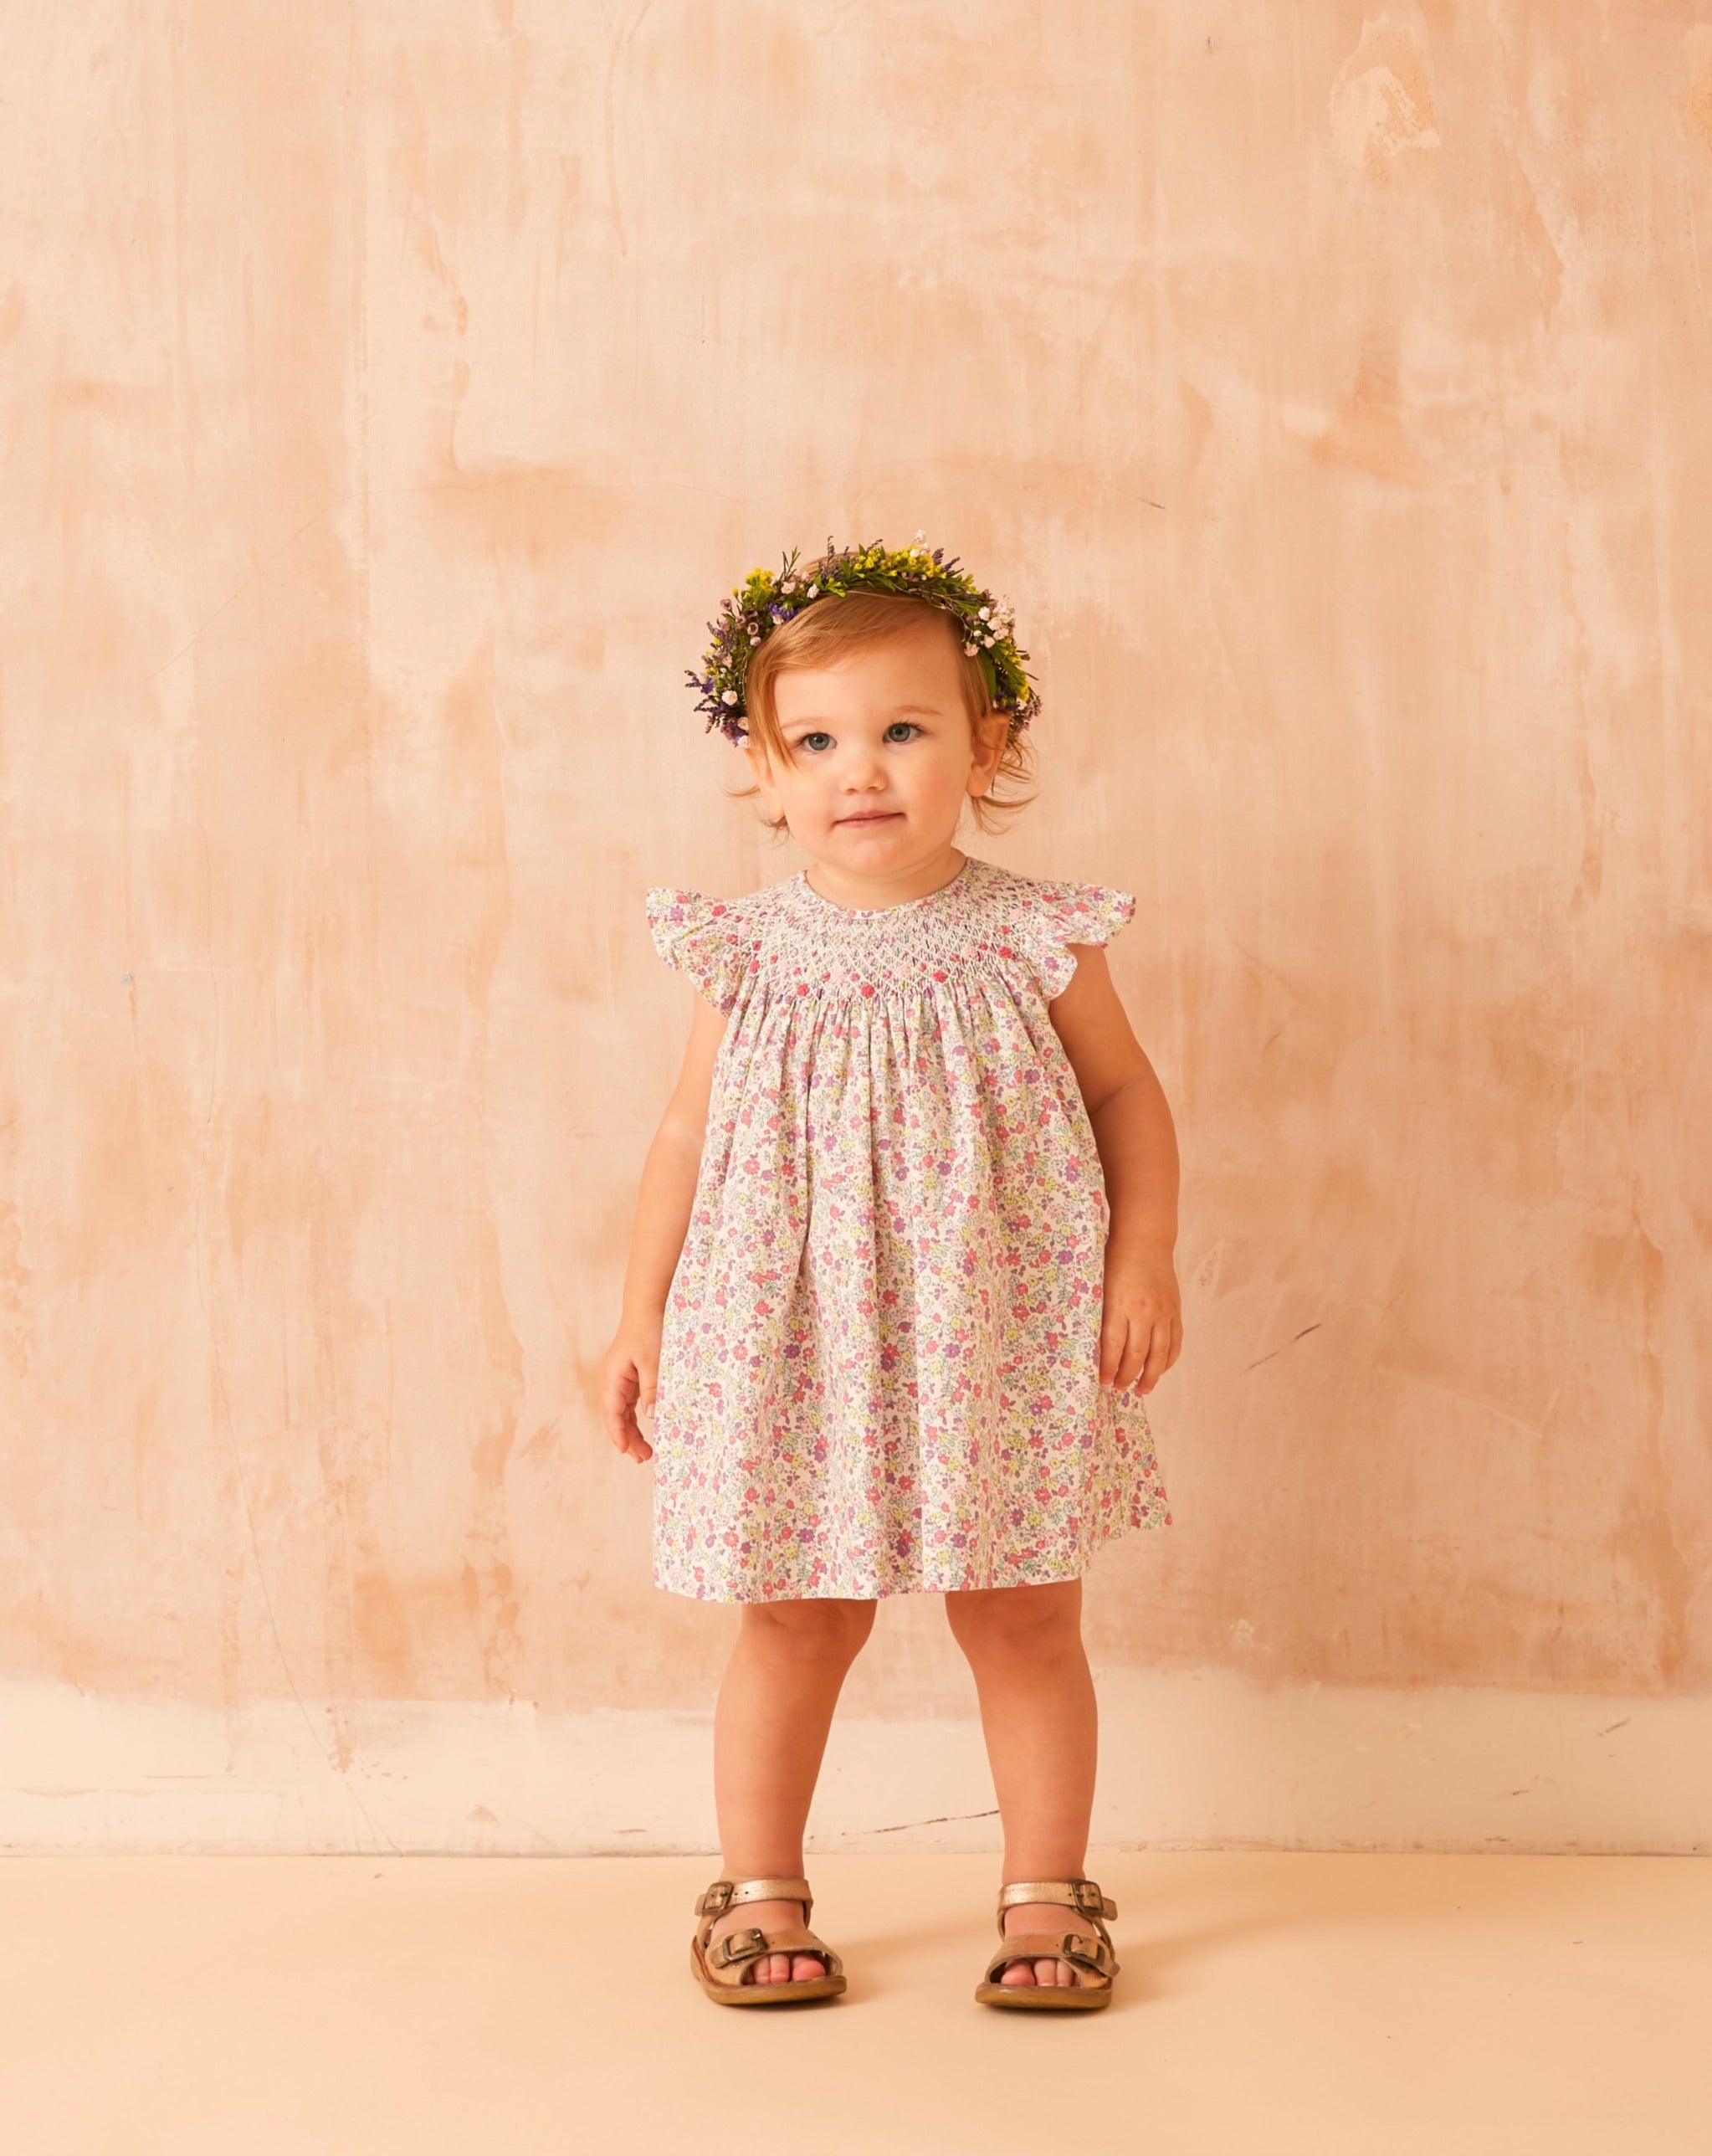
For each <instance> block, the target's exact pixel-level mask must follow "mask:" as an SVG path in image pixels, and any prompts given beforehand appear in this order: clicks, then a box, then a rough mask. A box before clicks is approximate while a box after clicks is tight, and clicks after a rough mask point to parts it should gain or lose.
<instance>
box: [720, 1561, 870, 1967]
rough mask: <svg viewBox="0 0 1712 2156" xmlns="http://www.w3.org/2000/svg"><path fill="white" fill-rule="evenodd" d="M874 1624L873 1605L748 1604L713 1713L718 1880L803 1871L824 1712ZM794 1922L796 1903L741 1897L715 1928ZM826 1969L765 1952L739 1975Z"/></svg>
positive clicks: (810, 1959) (808, 1959) (798, 1917)
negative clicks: (804, 1835)
mask: <svg viewBox="0 0 1712 2156" xmlns="http://www.w3.org/2000/svg"><path fill="white" fill-rule="evenodd" d="M873 1626H874V1604H873V1603H872V1602H853V1601H842V1600H837V1599H825V1600H811V1601H800V1602H751V1603H746V1604H745V1605H744V1609H743V1629H742V1630H741V1632H739V1634H738V1635H737V1644H736V1646H735V1647H734V1648H733V1649H732V1650H731V1659H730V1662H729V1663H728V1664H727V1665H726V1667H725V1679H724V1681H723V1682H722V1683H721V1685H720V1699H719V1707H718V1709H717V1711H716V1712H715V1716H714V1801H715V1804H716V1806H717V1807H718V1810H719V1820H720V1851H721V1852H722V1855H723V1859H724V1875H723V1876H725V1878H727V1879H766V1878H774V1877H778V1878H789V1879H795V1878H800V1877H801V1876H802V1830H803V1828H804V1826H805V1825H807V1819H808V1807H809V1804H810V1801H811V1800H812V1798H813V1795H814V1784H815V1782H816V1779H818V1775H819V1774H820V1763H821V1758H822V1755H823V1753H824V1752H825V1750H826V1740H827V1732H828V1729H829V1728H830V1727H831V1726H832V1719H833V1708H834V1707H836V1706H837V1705H838V1693H839V1691H840V1690H841V1689H842V1687H843V1682H844V1677H845V1675H846V1673H847V1672H848V1669H849V1667H850V1665H851V1663H852V1662H853V1661H855V1659H856V1657H857V1655H859V1653H860V1652H861V1650H862V1646H863V1643H864V1641H865V1640H866V1639H867V1637H868V1635H869V1632H870V1631H871V1630H872V1629H873ZM801 1922H802V1903H801V1902H742V1903H741V1904H740V1905H739V1906H738V1907H736V1908H734V1909H728V1910H727V1911H726V1912H725V1915H724V1916H722V1917H720V1918H718V1919H717V1920H716V1922H715V1924H714V1928H713V1934H712V1935H713V1937H714V1938H722V1937H723V1936H724V1935H725V1933H727V1932H731V1931H743V1930H746V1929H747V1928H749V1927H750V1926H751V1925H754V1926H756V1927H758V1928H760V1929H761V1930H762V1931H769V1930H772V1929H774V1928H790V1927H792V1926H795V1925H798V1924H801ZM824 1974H826V1970H825V1967H824V1965H823V1963H822V1962H821V1960H820V1958H819V1957H818V1955H815V1954H797V1955H796V1956H795V1957H794V1958H793V1957H792V1956H791V1955H790V1954H782V1953H776V1954H763V1955H762V1956H761V1958H760V1959H759V1960H757V1961H755V1962H753V1963H751V1965H750V1972H749V1974H748V1975H747V1976H746V1978H745V1979H744V1980H745V1982H746V1983H750V1982H752V1983H756V1984H767V1983H774V1984H784V1983H787V1982H788V1981H790V1980H791V1979H793V1978H797V1979H802V1978H809V1977H816V1976H823V1975H824Z"/></svg>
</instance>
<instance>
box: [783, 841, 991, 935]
mask: <svg viewBox="0 0 1712 2156" xmlns="http://www.w3.org/2000/svg"><path fill="white" fill-rule="evenodd" d="M977 865H978V864H977V860H976V855H973V854H965V855H964V856H963V865H962V866H961V868H960V869H959V870H957V873H956V875H954V876H952V877H951V879H950V880H949V881H948V882H946V883H942V884H941V885H940V886H939V887H938V889H937V890H935V891H923V892H922V894H921V896H920V898H900V900H899V901H898V902H897V904H896V905H895V906H840V905H839V903H838V901H837V899H835V898H828V896H827V895H826V893H825V892H824V891H817V890H816V889H815V887H814V885H812V883H810V881H809V880H808V871H807V869H798V870H797V876H796V882H797V888H798V889H799V890H800V891H803V892H804V893H805V894H806V895H807V896H808V897H809V898H812V900H813V901H814V903H815V904H816V905H817V906H824V907H825V908H826V910H827V911H828V912H829V913H849V914H854V915H855V916H856V917H857V918H858V919H859V920H868V921H872V920H874V919H876V918H877V917H878V916H880V915H881V914H886V913H909V912H911V911H914V909H915V907H916V906H930V905H931V904H932V902H933V901H934V900H935V899H936V898H944V897H945V896H946V895H947V894H948V893H949V892H951V891H956V889H957V888H958V887H959V886H960V885H961V884H962V882H963V880H964V879H965V878H966V876H967V875H968V874H969V871H970V870H971V869H972V868H975V867H976V866H977Z"/></svg>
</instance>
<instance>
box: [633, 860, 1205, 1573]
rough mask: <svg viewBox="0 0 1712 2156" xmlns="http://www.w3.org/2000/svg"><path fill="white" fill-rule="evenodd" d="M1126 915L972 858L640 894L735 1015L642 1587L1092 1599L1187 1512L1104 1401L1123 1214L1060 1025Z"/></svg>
mask: <svg viewBox="0 0 1712 2156" xmlns="http://www.w3.org/2000/svg"><path fill="white" fill-rule="evenodd" d="M647 908H648V925H649V928H650V931H651V933H652V935H653V938H654V947H655V948H656V950H657V951H658V952H659V954H660V956H661V957H663V958H664V959H665V960H666V962H668V963H669V964H670V965H672V966H674V967H676V968H679V970H680V971H681V972H683V973H686V974H687V975H688V976H689V978H690V979H691V980H692V981H693V982H694V983H695V985H696V987H697V988H699V989H700V992H701V993H702V994H704V995H705V997H707V998H708V999H709V1000H710V1002H711V1003H713V1004H715V1005H716V1006H717V1008H718V1009H720V1010H722V1011H724V1012H725V1014H726V1024H725V1034H724V1036H723V1038H722V1039H721V1040H720V1047H719V1052H718V1055H717V1058H716V1060H715V1067H714V1077H713V1095H712V1100H711V1103H710V1108H709V1112H708V1120H707V1134H706V1138H705V1143H704V1145H703V1149H702V1154H701V1163H700V1170H699V1173H698V1176H697V1180H696V1187H695V1200H694V1204H693V1207H692V1210H691V1215H690V1220H689V1229H688V1231H687V1233H686V1235H685V1238H684V1247H683V1251H682V1254H681V1255H680V1256H679V1260H678V1264H677V1267H676V1270H674V1274H673V1276H672V1282H671V1286H670V1290H669V1294H668V1296H667V1301H666V1307H665V1312H664V1327H663V1331H662V1336H661V1342H660V1363H659V1380H658V1385H657V1389H656V1396H655V1402H654V1448H655V1450H654V1469H655V1475H654V1584H655V1585H656V1586H658V1587H661V1588H664V1589H668V1590H669V1592H671V1593H673V1594H686V1595H692V1596H694V1597H695V1598H696V1599H699V1600H701V1601H711V1602H777V1601H784V1600H788V1599H797V1598H798V1597H802V1596H825V1595H846V1596H853V1597H860V1598H863V1599H866V1598H869V1597H870V1596H877V1595H883V1594H919V1593H922V1592H925V1591H934V1592H942V1591H944V1590H945V1589H953V1588H981V1587H1014V1586H1022V1585H1028V1584H1038V1583H1041V1582H1043V1581H1048V1580H1061V1579H1071V1578H1077V1577H1079V1575H1080V1574H1081V1573H1083V1572H1084V1570H1085V1569H1086V1568H1087V1566H1088V1563H1089V1558H1091V1556H1092V1555H1093V1553H1094V1551H1095V1550H1096V1549H1097V1548H1099V1546H1100V1545H1101V1544H1102V1543H1105V1541H1107V1540H1108V1539H1109V1538H1110V1537H1112V1536H1114V1535H1119V1534H1122V1533H1123V1532H1125V1530H1126V1529H1129V1528H1131V1527H1162V1526H1168V1525H1169V1524H1170V1522H1171V1513H1170V1512H1169V1510H1168V1509H1167V1507H1166V1492H1165V1489H1164V1486H1163V1484H1162V1483H1161V1479H1160V1473H1159V1468H1158V1465H1157V1462H1156V1459H1155V1456H1154V1448H1153V1439H1152V1434H1151V1430H1150V1429H1149V1426H1148V1421H1147V1417H1146V1413H1145V1412H1144V1410H1143V1407H1142V1403H1141V1396H1140V1394H1139V1393H1137V1392H1135V1390H1134V1389H1133V1386H1132V1387H1131V1388H1130V1389H1126V1390H1125V1391H1124V1392H1121V1393H1120V1392H1116V1391H1106V1392H1102V1391H1101V1389H1100V1385H1099V1332H1100V1317H1101V1305H1102V1298H1103V1291H1104V1274H1105V1235H1106V1227H1107V1222H1108V1218H1109V1209H1108V1205H1107V1201H1106V1195H1105V1181H1104V1178H1103V1176H1102V1173H1101V1168H1100V1161H1099V1153H1098V1152H1097V1150H1096V1149H1095V1146H1094V1132H1093V1127H1092V1125H1091V1124H1090V1123H1089V1119H1088V1112H1087V1110H1086V1108H1085V1106H1084V1103H1083V1101H1082V1096H1081V1092H1080V1090H1079V1087H1078V1086H1077V1083H1076V1077H1075V1074H1074V1070H1072V1069H1071V1066H1070V1062H1069V1057H1068V1056H1067V1055H1065V1053H1064V1045H1063V1043H1062V1042H1061V1041H1060V1040H1059V1039H1058V1034H1057V1031H1056V1029H1054V1027H1053V1024H1052V1021H1051V1019H1050V1018H1049V1017H1048V1014H1047V1004H1048V1002H1049V1001H1050V1000H1051V999H1052V998H1053V997H1054V996H1056V995H1058V994H1059V993H1062V991H1063V990H1064V988H1067V987H1068V986H1069V983H1070V980H1071V978H1073V976H1074V973H1075V970H1076V961H1075V957H1074V954H1073V953H1072V952H1070V951H1069V950H1067V949H1066V945H1067V944H1069V943H1073V942H1076V943H1104V942H1106V940H1107V939H1108V938H1109V937H1111V936H1112V935H1113V934H1114V933H1115V932H1116V931H1117V930H1118V929H1120V928H1121V927H1123V926H1124V924H1125V922H1126V921H1128V920H1129V918H1130V915H1131V914H1132V912H1133V911H1134V910H1135V899H1134V897H1133V896H1131V895H1130V893H1129V892H1127V891H1114V890H1110V889H1107V888H1106V887H1105V886H1104V885H1098V884H1082V883H1064V882H1048V881H1044V880H1039V879H1037V878H1033V877H1029V876H1024V875H1015V874H1013V873H1012V871H1011V870H1007V869H1002V868H1000V867H998V866H997V865H996V864H995V863H993V862H991V861H985V860H977V859H976V858H974V857H973V856H969V857H967V858H966V859H965V860H964V862H963V865H962V867H961V869H960V870H958V872H957V874H956V875H955V876H954V877H953V878H952V880H951V882H949V883H947V884H945V885H941V888H940V889H939V890H937V891H930V892H929V893H928V894H927V895H926V896H925V897H923V898H915V899H909V900H906V901H905V902H904V903H903V904H902V905H901V906H879V907H869V908H851V907H846V906H839V905H838V904H837V903H836V902H835V901H833V900H831V899H828V898H824V897H823V896H821V894H820V893H819V892H818V891H815V890H814V889H813V888H812V885H810V884H809V882H808V880H807V874H806V872H802V873H799V874H797V875H794V876H792V877H790V878H788V879H787V880H786V881H784V882H782V883H777V884H771V885H768V886H767V887H766V888H765V889H764V890H761V891H752V892H751V893H749V894H748V895H747V896H744V897H741V898H731V899H715V898H710V897H707V896H704V895H703V894H702V893H701V892H700V891H682V890H674V889H671V888H665V887H658V886H657V887H655V888H654V889H651V890H650V891H648V894H647Z"/></svg>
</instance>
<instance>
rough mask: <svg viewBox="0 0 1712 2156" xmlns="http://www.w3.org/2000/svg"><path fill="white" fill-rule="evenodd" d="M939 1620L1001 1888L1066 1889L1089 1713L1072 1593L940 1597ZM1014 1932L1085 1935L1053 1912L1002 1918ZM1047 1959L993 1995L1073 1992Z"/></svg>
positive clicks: (1082, 1830) (1073, 1860) (1038, 1905)
mask: <svg viewBox="0 0 1712 2156" xmlns="http://www.w3.org/2000/svg"><path fill="white" fill-rule="evenodd" d="M946 1619H947V1620H948V1621H949V1623H950V1625H951V1631H952V1633H953V1635H954V1636H955V1637H956V1641H957V1644H958V1645H959V1646H960V1647H961V1649H962V1650H963V1652H964V1654H965V1655H966V1656H967V1657H968V1661H969V1667H970V1669H971V1671H972V1672H973V1674H974V1677H975V1688H976V1692H977V1694H978V1695H979V1697H980V1700H981V1726H982V1731H983V1732H984V1733H985V1736H986V1738H987V1758H988V1761H989V1762H990V1763H991V1764H992V1781H993V1788H994V1790H995V1792H996V1793H997V1797H998V1802H999V1813H1000V1816H1001V1817H1002V1820H1003V1821H1004V1830H1005V1864H1004V1883H1005V1884H1006V1885H1007V1886H1008V1885H1009V1884H1010V1883H1011V1882H1012V1881H1014V1880H1018V1879H1077V1878H1079V1877H1081V1876H1082V1867H1083V1866H1084V1864H1085V1863H1086V1862H1087V1861H1088V1823H1089V1818H1090V1817H1091V1815H1092V1814H1093V1809H1094V1761H1095V1753H1096V1751H1097V1748H1098V1727H1099V1724H1098V1712H1097V1709H1096V1707H1095V1703H1094V1679H1093V1677H1092V1676H1091V1675H1090V1674H1089V1668H1088V1657H1087V1655H1086V1654H1085V1653H1084V1651H1083V1647H1082V1583H1081V1581H1080V1580H1079V1579H1069V1580H1058V1581H1054V1582H1053V1583H1052V1584H1050V1585H1048V1586H1044V1587H996V1588H982V1589H970V1590H967V1591H966V1592H962V1593H953V1594H947V1595H946ZM1005 1930H1006V1933H1007V1934H1009V1933H1014V1932H1065V1931H1078V1932H1086V1933H1088V1934H1089V1936H1090V1937H1094V1936H1096V1934H1095V1933H1094V1928H1093V1926H1092V1925H1091V1924H1090V1923H1089V1922H1088V1921H1087V1919H1086V1918H1085V1917H1083V1916H1081V1915H1080V1914H1079V1912H1077V1911H1075V1910H1074V1909H1067V1908H1064V1907H1062V1906H1061V1905H1060V1904H1059V1903H1058V1902H1022V1903H1019V1904H1018V1905H1017V1907H1015V1908H1014V1909H1007V1911H1006V1912H1005ZM1076 1980H1077V1979H1076V1972H1075V1970H1074V1968H1072V1966H1071V1965H1070V1963H1069V1962H1066V1961H1061V1960H1059V1959H1058V1958H1056V1957H1053V1958H1052V1959H1050V1960H1043V1961H1034V1962H1028V1961H1014V1962H1012V1963H1011V1964H1010V1965H1009V1967H1008V1968H1007V1969H1005V1970H1004V1972H1003V1973H1002V1975H1001V1977H1000V1979H999V1981H1000V1982H1001V1983H1002V1984H1074V1983H1075V1981H1076Z"/></svg>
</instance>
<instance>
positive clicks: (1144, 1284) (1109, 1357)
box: [1099, 1245, 1183, 1393]
mask: <svg viewBox="0 0 1712 2156" xmlns="http://www.w3.org/2000/svg"><path fill="white" fill-rule="evenodd" d="M1182 1347H1183V1301H1182V1296H1181V1293H1180V1292H1179V1291H1178V1288H1177V1275H1176V1267H1175V1266H1174V1265H1172V1263H1171V1252H1170V1251H1169V1250H1166V1249H1164V1248H1163V1247H1162V1246H1152V1245H1149V1246H1144V1247H1142V1248H1140V1249H1131V1250H1114V1249H1113V1248H1112V1247H1111V1246H1110V1245H1107V1248H1106V1258H1105V1310H1104V1312H1103V1315H1102V1317H1101V1319H1100V1326H1099V1382H1100V1383H1101V1384H1102V1385H1110V1386H1112V1387H1113V1388H1114V1389H1115V1390H1116V1391H1118V1392H1120V1393H1121V1392H1124V1391H1125V1390H1126V1389H1128V1388H1129V1387H1130V1385H1131V1384H1133V1383H1135V1379H1136V1378H1140V1381H1141V1389H1142V1391H1143V1392H1144V1393H1151V1391H1152V1390H1153V1389H1154V1387H1155V1386H1156V1384H1157V1383H1159V1381H1160V1379H1161V1378H1162V1377H1163V1376H1164V1375H1165V1373H1166V1371H1167V1370H1168V1369H1170V1368H1171V1364H1172V1363H1175V1362H1176V1359H1177V1357H1178V1356H1179V1355H1180V1354H1181V1353H1182Z"/></svg>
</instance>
